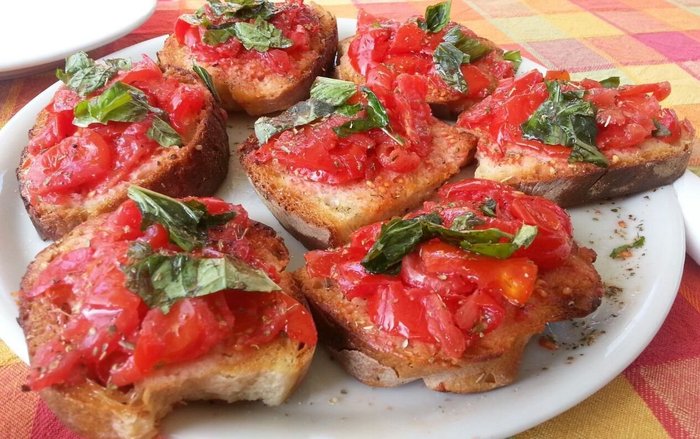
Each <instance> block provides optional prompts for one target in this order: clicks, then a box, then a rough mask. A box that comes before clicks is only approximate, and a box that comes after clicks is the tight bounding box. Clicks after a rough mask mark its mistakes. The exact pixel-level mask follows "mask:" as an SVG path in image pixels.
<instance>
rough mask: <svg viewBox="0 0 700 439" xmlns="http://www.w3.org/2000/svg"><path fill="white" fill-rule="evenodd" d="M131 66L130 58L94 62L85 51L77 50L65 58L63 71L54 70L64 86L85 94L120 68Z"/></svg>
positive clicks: (99, 85)
mask: <svg viewBox="0 0 700 439" xmlns="http://www.w3.org/2000/svg"><path fill="white" fill-rule="evenodd" d="M130 68H131V60H128V59H122V58H115V59H108V60H106V61H100V62H95V61H93V60H92V59H90V58H89V57H88V55H87V54H86V53H85V52H78V53H75V54H73V55H71V56H70V57H68V59H66V69H65V71H63V70H61V69H57V70H56V77H57V78H58V79H59V80H61V81H62V82H63V83H64V84H66V87H68V88H70V89H71V90H73V91H75V92H76V93H78V94H79V95H80V96H85V95H87V94H89V93H92V92H93V91H95V90H97V89H99V88H101V87H103V86H104V85H105V84H107V82H109V80H110V79H112V78H113V77H114V76H115V75H116V74H117V73H119V71H120V70H128V69H130Z"/></svg>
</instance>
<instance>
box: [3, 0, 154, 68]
mask: <svg viewBox="0 0 700 439" xmlns="http://www.w3.org/2000/svg"><path fill="white" fill-rule="evenodd" d="M155 8H156V0H119V1H111V0H61V1H56V0H33V1H14V0H13V1H6V2H3V6H2V9H3V10H2V16H3V20H2V26H0V41H2V42H3V43H2V45H1V46H0V79H3V78H9V77H13V76H18V75H21V74H25V73H29V72H31V71H34V70H38V69H42V68H46V67H48V66H47V64H49V63H53V62H55V61H59V60H62V59H63V58H65V57H66V56H68V55H70V54H72V53H75V52H77V51H79V50H92V49H95V48H97V47H100V46H102V45H104V44H107V43H109V42H111V41H114V40H116V39H118V38H120V37H122V36H124V35H126V34H128V33H129V32H131V31H132V30H134V29H136V28H137V27H139V26H140V25H141V24H142V23H143V22H144V21H146V19H148V17H150V16H151V14H153V11H154V10H155Z"/></svg>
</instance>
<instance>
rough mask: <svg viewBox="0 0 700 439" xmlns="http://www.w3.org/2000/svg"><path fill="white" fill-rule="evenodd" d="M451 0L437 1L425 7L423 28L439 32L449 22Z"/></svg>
mask: <svg viewBox="0 0 700 439" xmlns="http://www.w3.org/2000/svg"><path fill="white" fill-rule="evenodd" d="M451 7H452V0H448V1H446V2H442V3H438V4H435V5H431V6H428V7H427V8H425V22H423V23H424V25H423V26H425V29H424V30H427V31H428V32H431V33H436V32H440V31H441V30H442V29H444V28H445V26H447V23H449V22H450V9H451Z"/></svg>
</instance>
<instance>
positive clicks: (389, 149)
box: [255, 75, 434, 185]
mask: <svg viewBox="0 0 700 439" xmlns="http://www.w3.org/2000/svg"><path fill="white" fill-rule="evenodd" d="M370 87H371V89H372V91H373V92H374V93H375V94H376V95H377V97H378V99H379V101H380V102H381V103H382V105H383V106H384V108H385V109H386V111H387V114H388V116H389V122H390V123H389V128H388V130H391V132H392V133H393V134H391V135H390V134H388V133H387V132H386V131H383V130H381V129H378V128H373V129H371V130H369V131H364V132H357V133H352V134H349V135H348V136H347V137H340V136H338V134H336V132H335V131H334V129H335V128H337V127H339V126H341V125H343V124H344V123H346V122H348V121H349V120H352V119H356V118H363V117H365V111H360V112H359V113H358V114H357V116H353V117H346V116H341V115H338V114H334V115H331V116H329V117H326V118H324V119H321V120H320V121H318V122H316V123H314V124H311V125H305V126H303V127H299V128H297V129H294V130H287V131H284V132H283V133H281V134H280V135H278V136H275V137H273V138H272V139H270V140H269V141H268V142H267V143H265V144H264V145H261V147H260V148H259V149H258V150H257V151H256V152H255V158H256V160H257V161H259V162H261V163H267V162H270V161H273V160H274V161H277V162H278V163H279V164H281V165H282V166H284V167H285V168H286V169H288V170H289V171H291V172H293V173H294V174H295V175H299V176H301V177H303V178H305V179H307V180H310V181H318V182H322V183H327V184H333V185H343V184H348V183H353V182H357V181H361V180H363V179H372V178H374V176H375V175H376V174H377V173H378V172H380V171H381V170H382V169H385V170H388V171H393V172H397V173H406V172H410V171H413V170H414V169H416V168H417V167H418V166H419V165H420V163H421V159H422V158H424V157H426V156H427V155H428V154H429V153H430V150H431V147H432V143H433V142H432V133H431V129H430V127H431V125H432V124H433V122H434V118H433V116H432V113H431V111H430V107H429V106H428V104H427V103H426V102H425V95H426V93H427V86H426V84H425V81H423V80H422V79H420V78H417V77H412V76H409V75H400V76H399V77H397V78H395V79H394V80H393V81H392V82H390V83H386V82H383V81H382V79H381V78H379V77H378V78H377V81H376V82H374V84H372V85H371V86H370ZM351 99H356V100H357V101H358V102H360V103H363V104H366V100H365V98H364V97H363V96H362V95H361V94H359V93H358V94H357V95H355V97H353V98H351ZM397 138H400V139H401V143H399V141H397Z"/></svg>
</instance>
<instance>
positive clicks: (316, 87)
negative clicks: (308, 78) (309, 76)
mask: <svg viewBox="0 0 700 439" xmlns="http://www.w3.org/2000/svg"><path fill="white" fill-rule="evenodd" d="M355 93H357V85H355V83H354V82H350V81H343V80H340V79H332V78H324V77H322V76H319V77H317V78H316V80H315V81H314V83H313V85H312V86H311V98H312V99H316V100H318V101H322V102H325V103H327V104H330V105H333V106H336V107H338V106H340V105H343V104H345V102H346V101H347V100H348V99H350V98H351V97H352V96H353V95H354V94H355Z"/></svg>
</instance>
